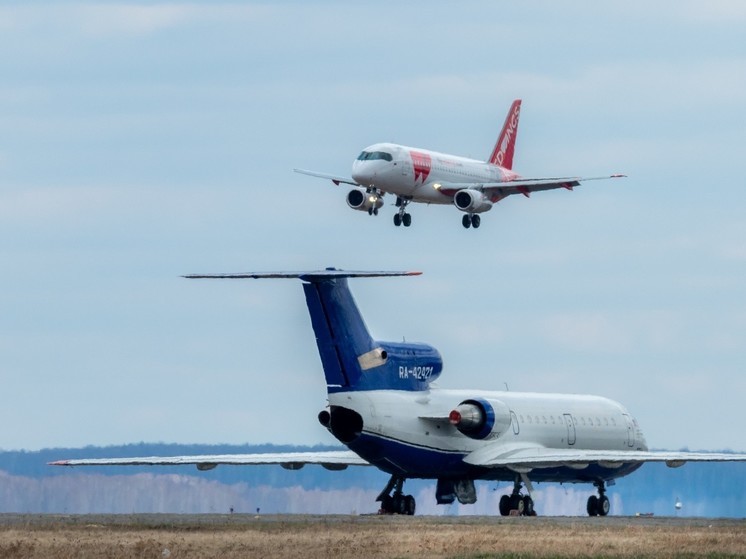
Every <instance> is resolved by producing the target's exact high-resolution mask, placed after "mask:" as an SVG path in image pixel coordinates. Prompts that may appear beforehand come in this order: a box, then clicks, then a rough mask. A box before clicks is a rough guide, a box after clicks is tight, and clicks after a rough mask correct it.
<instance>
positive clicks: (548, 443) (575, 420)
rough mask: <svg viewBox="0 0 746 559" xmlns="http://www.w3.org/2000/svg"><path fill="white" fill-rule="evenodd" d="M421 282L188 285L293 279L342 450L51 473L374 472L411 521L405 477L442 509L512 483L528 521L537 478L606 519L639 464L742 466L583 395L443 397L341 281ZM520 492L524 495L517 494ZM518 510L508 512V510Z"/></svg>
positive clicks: (453, 393)
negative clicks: (655, 434) (649, 431)
mask: <svg viewBox="0 0 746 559" xmlns="http://www.w3.org/2000/svg"><path fill="white" fill-rule="evenodd" d="M405 275H418V272H352V271H342V270H335V269H327V270H322V271H312V272H297V273H291V272H279V273H248V274H218V275H192V276H186V277H189V278H227V279H242V278H299V279H300V280H302V282H303V291H304V293H305V297H306V304H307V306H308V310H309V313H310V315H311V324H312V326H313V330H314V333H315V335H316V343H317V346H318V350H319V355H320V357H321V363H322V365H323V369H324V375H325V377H326V385H327V393H328V406H327V407H326V409H324V410H322V411H321V412H320V413H319V415H318V419H319V422H320V423H321V425H323V426H324V427H325V428H326V429H328V430H329V432H331V434H332V435H334V436H335V437H336V438H337V439H338V440H339V441H340V442H342V443H343V444H344V445H346V446H347V448H349V451H332V452H300V453H279V454H244V455H222V456H174V457H143V458H110V459H82V460H60V461H57V462H52V464H53V465H57V466H92V465H174V464H195V465H196V466H197V468H198V469H199V470H209V469H212V468H215V467H216V466H218V465H220V464H246V465H251V464H281V465H282V466H284V467H285V468H288V469H299V468H301V467H302V466H303V465H305V464H320V465H322V466H324V467H326V468H328V469H330V470H340V469H344V468H346V467H347V466H369V465H372V466H375V467H377V468H379V469H381V470H383V471H384V472H386V473H388V474H390V475H391V478H390V480H389V482H388V483H387V484H386V487H385V488H384V489H383V491H381V494H380V495H379V496H378V499H377V500H378V501H380V502H381V506H380V508H381V511H383V512H388V513H400V514H414V512H415V505H416V504H415V500H414V498H413V497H412V496H411V495H405V494H404V492H403V485H404V482H405V480H406V479H409V478H424V479H435V480H437V484H436V490H435V497H436V500H437V502H438V503H439V504H449V503H452V502H454V500H456V499H458V501H459V502H460V503H474V502H475V501H476V498H477V494H476V491H475V488H474V481H475V480H499V481H507V482H512V483H513V490H512V492H511V493H510V494H509V495H508V494H506V495H503V496H502V498H501V500H500V503H499V509H500V514H502V515H508V514H511V512H512V513H513V514H523V515H533V514H534V501H533V498H532V496H531V495H532V492H533V486H532V482H542V481H544V482H565V483H592V484H593V485H595V487H596V488H597V490H598V495H592V496H591V497H590V498H589V499H588V503H587V511H588V514H589V515H591V516H595V515H601V516H605V515H606V514H608V512H609V498H608V497H607V496H606V486H607V484H612V483H613V481H614V480H615V479H616V478H618V477H621V476H625V475H627V474H630V473H632V472H634V471H635V470H637V469H638V468H639V467H640V466H641V465H642V464H643V463H644V462H665V463H666V464H667V465H668V466H670V467H678V466H681V465H683V464H684V463H685V462H688V461H746V454H728V453H696V452H666V451H664V452H659V451H650V450H648V447H647V444H646V443H645V437H644V436H643V433H642V431H641V429H640V426H639V425H638V423H637V421H636V420H635V419H634V418H633V417H632V415H631V414H630V413H629V412H628V411H627V409H626V408H625V407H624V406H622V405H621V404H619V403H617V402H614V401H613V400H609V399H607V398H602V397H599V396H589V395H574V394H573V395H567V394H548V393H520V392H501V391H496V392H486V391H483V390H447V389H441V388H437V387H436V386H434V385H433V381H435V380H436V379H437V378H438V377H439V376H440V374H441V372H442V369H443V362H442V360H441V357H440V353H438V350H436V349H435V348H434V347H432V346H429V345H426V344H422V343H402V342H381V341H376V340H374V339H373V338H372V337H371V335H370V334H369V333H368V329H367V327H366V325H365V322H364V321H363V318H362V316H361V314H360V311H359V310H358V307H357V305H356V303H355V300H354V299H353V297H352V294H351V293H350V290H349V288H348V286H347V278H360V277H376V276H405ZM524 486H525V489H526V490H527V493H526V494H524V493H523V488H524ZM514 511H515V512H514Z"/></svg>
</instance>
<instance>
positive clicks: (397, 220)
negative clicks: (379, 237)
mask: <svg viewBox="0 0 746 559" xmlns="http://www.w3.org/2000/svg"><path fill="white" fill-rule="evenodd" d="M407 204H409V200H407V199H405V198H397V199H396V206H397V207H398V208H399V211H398V213H396V215H394V225H396V226H397V227H399V226H400V225H404V227H409V226H410V225H412V216H411V214H408V213H407V211H406V208H407Z"/></svg>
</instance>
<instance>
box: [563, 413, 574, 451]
mask: <svg viewBox="0 0 746 559" xmlns="http://www.w3.org/2000/svg"><path fill="white" fill-rule="evenodd" d="M564 416H565V425H566V426H567V444H568V445H569V446H572V445H574V444H575V422H574V421H573V420H572V415H570V414H569V413H566V414H564Z"/></svg>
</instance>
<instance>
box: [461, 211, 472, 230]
mask: <svg viewBox="0 0 746 559" xmlns="http://www.w3.org/2000/svg"><path fill="white" fill-rule="evenodd" d="M461 225H463V226H464V227H465V228H466V229H468V228H469V227H471V217H470V216H469V214H464V217H462V218H461Z"/></svg>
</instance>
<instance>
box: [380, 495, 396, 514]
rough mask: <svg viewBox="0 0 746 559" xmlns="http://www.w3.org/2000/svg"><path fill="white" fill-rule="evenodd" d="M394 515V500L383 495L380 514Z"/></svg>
mask: <svg viewBox="0 0 746 559" xmlns="http://www.w3.org/2000/svg"><path fill="white" fill-rule="evenodd" d="M393 513H394V499H393V498H392V497H391V495H384V496H383V498H382V499H381V514H393Z"/></svg>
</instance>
